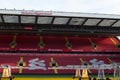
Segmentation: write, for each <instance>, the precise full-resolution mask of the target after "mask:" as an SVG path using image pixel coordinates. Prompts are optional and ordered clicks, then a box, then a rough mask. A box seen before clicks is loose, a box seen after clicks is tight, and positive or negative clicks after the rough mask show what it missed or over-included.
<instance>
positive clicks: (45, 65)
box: [0, 53, 120, 74]
mask: <svg viewBox="0 0 120 80" xmlns="http://www.w3.org/2000/svg"><path fill="white" fill-rule="evenodd" d="M21 57H22V58H23V61H24V62H25V64H26V65H25V67H28V68H27V69H23V72H22V73H24V74H75V69H72V70H70V69H67V70H66V69H59V70H58V69H57V70H56V72H57V73H56V72H55V70H54V69H49V68H50V67H51V65H50V64H52V62H55V63H56V64H57V66H58V67H60V66H67V65H83V64H85V63H87V64H88V65H102V64H110V63H113V62H114V63H119V62H120V59H119V58H120V54H27V53H26V54H21V53H17V54H13V53H11V54H10V53H4V54H2V53H1V54H0V65H10V66H14V67H15V66H17V63H18V62H19V60H20V58H21ZM51 58H52V59H51ZM38 67H39V68H41V69H38ZM31 68H32V69H31ZM44 69H45V70H44ZM2 70H3V69H1V68H0V73H2ZM90 71H91V73H97V71H98V70H90ZM12 73H19V69H15V68H12ZM106 73H113V70H107V71H106Z"/></svg>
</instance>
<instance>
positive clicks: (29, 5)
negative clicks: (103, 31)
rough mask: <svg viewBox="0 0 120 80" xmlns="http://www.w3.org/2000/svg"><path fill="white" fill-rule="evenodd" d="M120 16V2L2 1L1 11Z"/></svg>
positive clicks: (84, 0)
mask: <svg viewBox="0 0 120 80" xmlns="http://www.w3.org/2000/svg"><path fill="white" fill-rule="evenodd" d="M4 8H7V9H14V8H15V9H20V10H22V9H25V10H43V11H50V10H52V11H66V12H86V13H107V14H120V0H0V9H4Z"/></svg>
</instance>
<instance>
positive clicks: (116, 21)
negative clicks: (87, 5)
mask: <svg viewBox="0 0 120 80" xmlns="http://www.w3.org/2000/svg"><path fill="white" fill-rule="evenodd" d="M118 21H119V20H116V21H115V22H113V23H112V24H111V25H110V27H112V26H113V25H114V24H115V23H116V22H118Z"/></svg>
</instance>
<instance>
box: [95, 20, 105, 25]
mask: <svg viewBox="0 0 120 80" xmlns="http://www.w3.org/2000/svg"><path fill="white" fill-rule="evenodd" d="M103 20H104V19H101V20H100V21H99V22H98V23H97V24H96V26H99V24H100V23H101V22H102V21H103Z"/></svg>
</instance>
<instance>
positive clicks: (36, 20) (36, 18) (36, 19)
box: [35, 16, 38, 26]
mask: <svg viewBox="0 0 120 80" xmlns="http://www.w3.org/2000/svg"><path fill="white" fill-rule="evenodd" d="M37 22H38V16H36V17H35V26H36V25H37Z"/></svg>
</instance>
